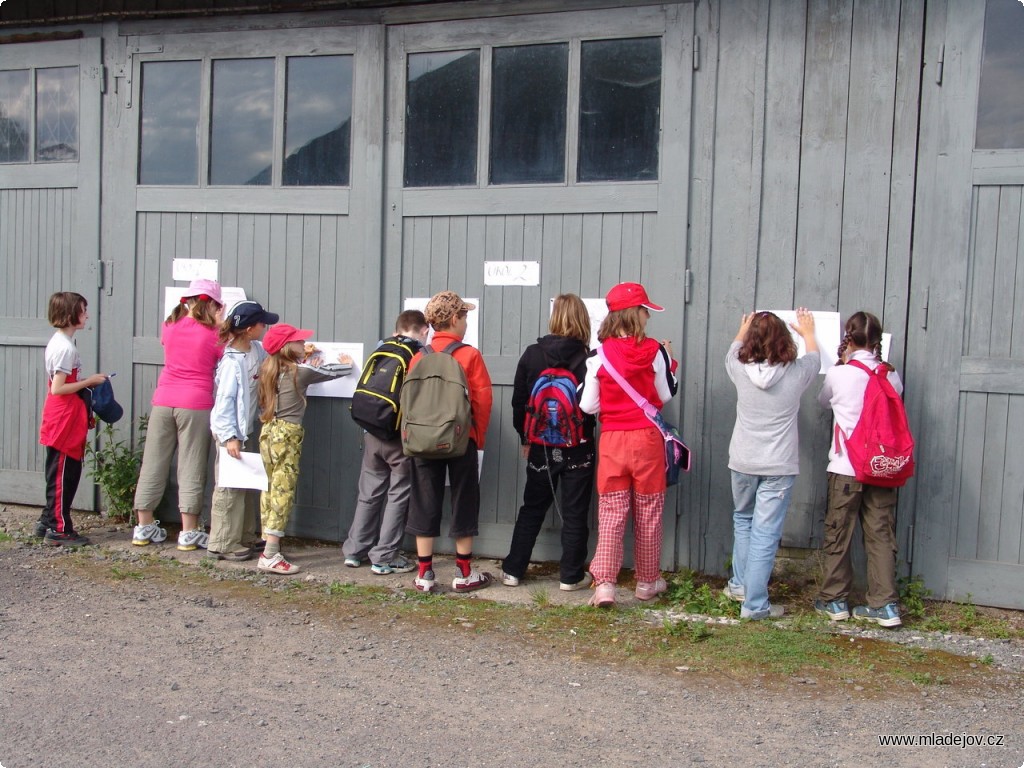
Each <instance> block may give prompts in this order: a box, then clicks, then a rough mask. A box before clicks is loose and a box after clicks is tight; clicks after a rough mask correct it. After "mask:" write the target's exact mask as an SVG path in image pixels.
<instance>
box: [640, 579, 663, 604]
mask: <svg viewBox="0 0 1024 768" xmlns="http://www.w3.org/2000/svg"><path fill="white" fill-rule="evenodd" d="M666 589H668V584H667V583H665V580H664V579H662V578H658V579H657V580H656V581H638V582H637V583H636V599H637V600H653V599H654V598H656V597H657V596H658V595H660V594H661V593H662V592H664V591H665V590H666Z"/></svg>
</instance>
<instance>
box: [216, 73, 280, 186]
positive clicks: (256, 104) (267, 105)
mask: <svg viewBox="0 0 1024 768" xmlns="http://www.w3.org/2000/svg"><path fill="white" fill-rule="evenodd" d="M211 113H212V114H211V120H210V123H211V124H210V183H211V184H242V185H264V184H270V183H271V182H272V181H273V173H272V169H273V161H274V60H273V59H220V60H217V61H214V62H213V103H212V110H211Z"/></svg>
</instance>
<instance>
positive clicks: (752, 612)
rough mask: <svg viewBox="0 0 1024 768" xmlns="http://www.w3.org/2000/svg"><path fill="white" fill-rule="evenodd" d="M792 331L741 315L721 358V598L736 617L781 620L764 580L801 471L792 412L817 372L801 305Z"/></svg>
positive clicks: (768, 318) (772, 320) (764, 315)
mask: <svg viewBox="0 0 1024 768" xmlns="http://www.w3.org/2000/svg"><path fill="white" fill-rule="evenodd" d="M796 317H797V324H796V325H794V326H792V328H793V330H795V331H796V332H797V333H799V334H800V336H801V337H802V338H803V340H804V344H805V345H806V347H807V354H806V355H804V356H803V357H801V358H797V346H796V342H795V341H793V336H792V335H791V334H790V332H789V330H788V329H787V328H786V324H785V323H784V322H782V320H781V319H780V318H779V317H778V316H777V315H774V314H772V313H771V312H757V313H751V314H749V315H743V318H742V320H741V322H740V329H739V332H738V333H737V334H736V338H735V339H733V342H732V344H731V345H730V347H729V351H728V352H727V353H726V355H725V370H726V373H728V374H729V378H730V379H732V383H733V384H734V385H735V386H736V424H735V426H734V427H733V431H732V440H731V441H730V442H729V469H730V470H731V471H732V499H733V510H734V511H733V516H732V519H733V548H732V573H733V575H732V578H731V579H729V583H728V584H727V585H726V587H725V594H726V596H727V597H729V598H731V599H733V600H736V601H737V602H742V603H743V607H742V608H741V609H740V617H741V618H744V619H753V620H759V619H767V618H769V617H771V618H777V617H779V616H782V614H783V612H784V609H783V607H782V606H781V605H772V604H771V603H770V602H769V601H768V579H769V577H770V576H771V574H772V568H773V566H774V565H775V553H776V551H777V550H778V548H779V540H780V539H781V538H782V526H783V524H784V523H785V521H786V512H787V510H788V509H789V499H790V496H791V494H792V493H793V484H794V482H795V481H796V476H797V475H798V474H799V473H800V446H799V442H798V440H799V435H798V432H797V414H798V412H799V410H800V397H801V395H802V394H803V392H804V390H805V389H807V387H809V386H810V384H811V382H812V381H814V377H815V376H816V375H817V374H818V370H819V368H820V367H821V357H820V355H819V354H818V344H817V342H816V341H815V338H814V315H812V314H811V313H810V312H808V311H807V310H806V309H804V308H803V307H801V308H800V309H798V310H797V312H796Z"/></svg>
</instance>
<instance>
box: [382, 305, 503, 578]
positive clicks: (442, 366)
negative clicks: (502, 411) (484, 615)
mask: <svg viewBox="0 0 1024 768" xmlns="http://www.w3.org/2000/svg"><path fill="white" fill-rule="evenodd" d="M471 309H476V306H475V305H473V304H468V303H466V302H465V301H463V300H462V298H461V297H460V296H459V295H458V294H457V293H455V292H454V291H441V292H440V293H438V294H436V295H435V296H434V297H433V298H431V299H430V301H429V302H427V306H426V309H425V310H424V313H423V314H424V315H425V316H426V320H427V322H428V323H430V325H431V326H432V327H433V329H434V338H433V340H432V341H431V343H430V344H429V345H427V346H426V347H424V348H423V349H422V350H420V351H419V352H418V353H417V354H416V356H415V357H414V358H413V359H412V362H411V363H410V364H409V374H408V375H407V377H406V380H405V384H404V386H403V387H402V396H401V410H402V426H401V431H402V436H401V440H402V446H403V449H404V450H405V453H406V455H407V456H412V457H413V459H412V487H413V494H412V497H411V499H410V501H409V518H408V522H407V523H406V527H405V530H406V532H408V533H411V534H413V535H414V536H416V554H417V557H418V560H419V562H418V572H417V575H416V580H415V586H416V589H418V590H420V591H421V592H430V591H432V590H433V589H434V584H435V579H434V564H433V563H434V539H435V538H436V537H437V536H440V535H441V504H442V501H443V500H444V487H445V475H446V473H447V475H448V478H449V481H450V483H451V499H452V522H451V527H450V529H449V532H448V535H449V536H451V537H452V538H453V539H455V564H456V566H457V568H458V571H459V573H458V575H457V576H456V577H455V579H454V581H452V588H453V589H454V590H455V591H456V592H469V591H472V590H474V589H482V588H484V587H486V586H488V585H489V584H490V582H491V575H490V574H488V573H480V572H479V571H475V570H473V568H472V557H473V537H474V536H476V535H477V533H479V520H480V481H479V474H478V464H477V462H478V459H477V450H482V449H483V447H484V440H485V439H486V437H487V425H488V423H489V421H490V418H491V404H492V399H493V395H492V393H491V377H490V374H489V373H488V372H487V366H486V365H485V364H484V358H483V355H481V354H480V352H479V350H477V349H475V348H474V347H471V346H469V345H468V344H463V343H462V339H463V338H465V336H466V328H467V327H468V321H467V319H466V318H467V315H468V314H469V311H470V310H471ZM453 363H454V364H453Z"/></svg>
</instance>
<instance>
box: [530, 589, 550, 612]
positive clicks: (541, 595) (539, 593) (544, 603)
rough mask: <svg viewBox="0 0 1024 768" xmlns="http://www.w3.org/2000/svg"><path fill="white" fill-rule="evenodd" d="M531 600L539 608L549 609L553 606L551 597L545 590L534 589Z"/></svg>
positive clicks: (531, 592)
mask: <svg viewBox="0 0 1024 768" xmlns="http://www.w3.org/2000/svg"><path fill="white" fill-rule="evenodd" d="M530 600H532V601H533V604H534V605H536V606H537V607H538V608H547V607H548V606H550V605H551V596H550V595H549V594H548V593H547V590H545V589H539V588H538V589H534V590H531V591H530Z"/></svg>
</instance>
